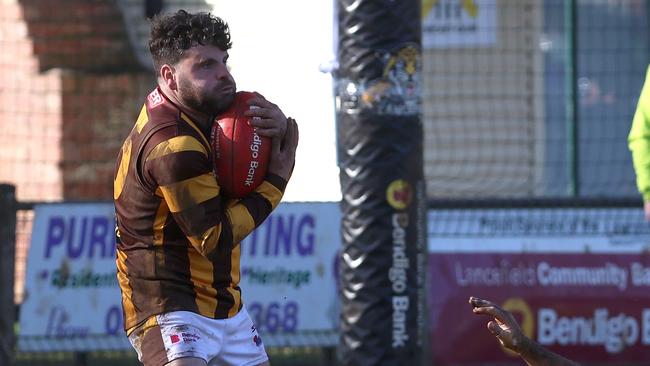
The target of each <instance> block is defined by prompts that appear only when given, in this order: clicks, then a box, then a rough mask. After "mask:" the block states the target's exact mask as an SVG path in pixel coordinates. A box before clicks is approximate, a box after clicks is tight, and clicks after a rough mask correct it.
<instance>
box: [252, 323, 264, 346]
mask: <svg viewBox="0 0 650 366" xmlns="http://www.w3.org/2000/svg"><path fill="white" fill-rule="evenodd" d="M251 332H252V333H256V332H257V328H255V326H254V325H253V326H251ZM253 343H255V345H256V346H258V347H259V346H260V345H261V344H262V337H260V336H259V335H257V334H255V335H253Z"/></svg>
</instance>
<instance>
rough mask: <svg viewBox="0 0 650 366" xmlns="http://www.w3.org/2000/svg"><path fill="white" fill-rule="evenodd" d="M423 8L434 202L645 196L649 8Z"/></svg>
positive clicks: (440, 4)
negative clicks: (639, 144) (640, 130)
mask: <svg viewBox="0 0 650 366" xmlns="http://www.w3.org/2000/svg"><path fill="white" fill-rule="evenodd" d="M470 3H474V4H476V6H478V8H477V9H479V10H476V9H473V8H472V7H471V5H469V4H470ZM423 4H424V9H423V21H424V25H423V32H424V35H425V36H424V41H423V48H424V50H423V65H424V67H423V79H424V90H423V94H422V101H423V111H424V128H425V136H424V138H425V145H426V146H427V148H426V151H425V157H426V162H425V173H426V175H427V181H428V194H429V197H434V198H449V197H458V198H539V197H543V198H549V197H550V198H557V197H571V198H593V197H609V198H615V197H619V198H620V197H637V196H638V194H637V192H636V189H635V184H634V172H633V170H632V164H631V159H630V153H629V151H628V149H627V134H628V132H629V130H630V124H631V121H632V116H633V114H634V111H635V108H636V103H637V100H638V97H639V93H640V90H641V86H642V84H643V81H644V77H645V71H646V68H647V66H648V60H650V57H649V56H650V42H649V40H648V34H649V31H650V30H649V26H648V2H646V1H634V0H621V1H607V0H602V1H601V0H577V1H564V0H545V1H515V0H512V1H508V0H506V1H474V2H471V1H470V2H461V1H424V2H423ZM475 10H476V12H475V13H474V11H475Z"/></svg>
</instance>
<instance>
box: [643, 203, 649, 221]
mask: <svg viewBox="0 0 650 366" xmlns="http://www.w3.org/2000/svg"><path fill="white" fill-rule="evenodd" d="M643 211H644V212H645V219H646V220H648V221H650V201H645V202H644V203H643Z"/></svg>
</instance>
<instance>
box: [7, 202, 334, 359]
mask: <svg viewBox="0 0 650 366" xmlns="http://www.w3.org/2000/svg"><path fill="white" fill-rule="evenodd" d="M34 217H35V218H34V225H33V233H32V241H31V246H30V249H29V256H28V261H27V272H26V276H25V297H24V301H23V303H22V304H21V307H20V336H19V347H20V348H21V350H26V351H27V350H39V351H44V350H95V349H119V348H129V347H130V344H129V343H128V340H127V339H126V337H125V336H124V331H123V319H122V316H123V315H122V307H121V297H120V291H119V287H118V284H117V277H116V269H115V231H114V228H115V222H114V209H113V205H112V204H105V203H91V204H46V205H39V206H37V207H36V208H35V215H34ZM339 227H340V213H339V209H338V204H337V203H331V202H328V203H309V204H298V203H297V204H291V203H284V204H281V205H280V206H279V207H278V209H277V210H276V211H274V212H273V214H271V215H270V216H269V217H268V218H267V220H266V221H265V222H264V223H263V224H262V225H261V226H260V227H259V228H258V229H257V231H255V232H254V233H253V234H252V235H250V236H249V237H248V238H247V239H246V240H245V241H244V242H243V244H242V245H243V249H242V251H241V253H242V258H241V263H242V266H241V272H242V276H241V287H242V291H243V299H244V304H245V306H246V307H247V309H248V311H249V313H250V314H251V316H252V317H253V318H254V321H255V322H256V323H257V324H258V327H259V329H260V333H261V334H262V335H263V336H266V338H265V343H266V344H267V345H270V346H272V345H275V344H281V343H282V342H284V343H287V342H292V344H295V343H297V342H302V343H307V342H312V343H315V345H318V344H320V343H327V342H329V343H327V344H334V342H336V337H335V334H336V333H335V330H336V328H337V321H338V309H337V308H336V307H337V304H338V301H337V297H336V281H335V278H334V266H335V257H336V252H337V250H338V249H339V246H340V236H339V230H340V229H339ZM304 332H312V333H319V334H321V335H323V336H321V337H320V338H305V337H304V336H302V333H304ZM327 334H329V337H326V335H327ZM292 337H293V338H294V340H293V341H292V340H291V338H292ZM296 339H297V340H296ZM44 348H45V349H44Z"/></svg>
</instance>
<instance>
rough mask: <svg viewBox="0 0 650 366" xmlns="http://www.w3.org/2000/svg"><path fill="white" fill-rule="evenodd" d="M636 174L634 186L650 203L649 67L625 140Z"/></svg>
mask: <svg viewBox="0 0 650 366" xmlns="http://www.w3.org/2000/svg"><path fill="white" fill-rule="evenodd" d="M627 143H628V147H629V148H630V151H631V152H632V162H633V163H634V171H635V172H636V185H637V188H638V189H639V192H640V193H641V195H642V196H643V200H644V201H646V202H647V201H650V66H649V67H648V70H647V71H646V77H645V82H644V84H643V88H642V89H641V95H640V96H639V102H638V104H637V107H636V112H635V113H634V119H633V120H632V128H631V129H630V134H629V135H628V138H627Z"/></svg>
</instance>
